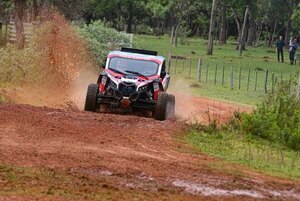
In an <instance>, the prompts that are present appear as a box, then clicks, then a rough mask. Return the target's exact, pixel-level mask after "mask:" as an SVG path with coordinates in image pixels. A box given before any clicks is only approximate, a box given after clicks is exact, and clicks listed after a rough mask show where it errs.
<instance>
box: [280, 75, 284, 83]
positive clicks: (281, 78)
mask: <svg viewBox="0 0 300 201" xmlns="http://www.w3.org/2000/svg"><path fill="white" fill-rule="evenodd" d="M282 81H283V74H282V73H281V74H280V82H282Z"/></svg>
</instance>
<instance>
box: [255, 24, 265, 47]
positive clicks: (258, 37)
mask: <svg viewBox="0 0 300 201" xmlns="http://www.w3.org/2000/svg"><path fill="white" fill-rule="evenodd" d="M262 28H263V27H262V23H261V22H259V23H257V31H256V33H257V34H256V42H255V45H256V46H257V45H259V41H260V37H261V32H262Z"/></svg>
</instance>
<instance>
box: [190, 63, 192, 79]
mask: <svg viewBox="0 0 300 201" xmlns="http://www.w3.org/2000/svg"><path fill="white" fill-rule="evenodd" d="M191 71H192V59H191V60H190V68H189V78H191Z"/></svg>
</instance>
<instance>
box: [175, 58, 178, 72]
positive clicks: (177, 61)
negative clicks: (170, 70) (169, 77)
mask: <svg viewBox="0 0 300 201" xmlns="http://www.w3.org/2000/svg"><path fill="white" fill-rule="evenodd" d="M175 62H176V63H175V75H176V73H177V62H178V58H177V56H176V60H175Z"/></svg>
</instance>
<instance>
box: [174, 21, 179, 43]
mask: <svg viewBox="0 0 300 201" xmlns="http://www.w3.org/2000/svg"><path fill="white" fill-rule="evenodd" d="M178 28H179V25H178V24H177V25H176V29H175V34H174V45H175V47H177V43H178Z"/></svg>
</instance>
